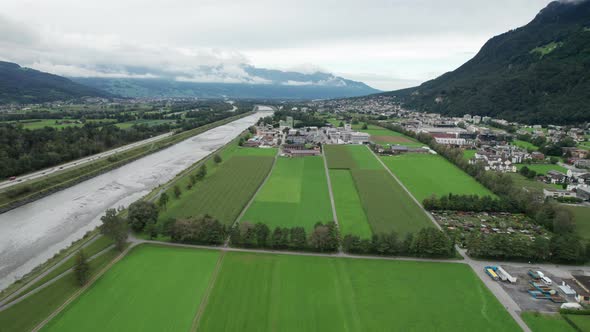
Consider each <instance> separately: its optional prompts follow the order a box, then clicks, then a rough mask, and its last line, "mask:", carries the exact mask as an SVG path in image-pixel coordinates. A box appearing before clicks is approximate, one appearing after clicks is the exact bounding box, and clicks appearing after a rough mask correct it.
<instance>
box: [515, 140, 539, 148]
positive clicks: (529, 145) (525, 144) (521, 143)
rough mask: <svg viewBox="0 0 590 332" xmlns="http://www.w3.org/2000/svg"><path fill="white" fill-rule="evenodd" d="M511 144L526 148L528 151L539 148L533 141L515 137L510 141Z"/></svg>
mask: <svg viewBox="0 0 590 332" xmlns="http://www.w3.org/2000/svg"><path fill="white" fill-rule="evenodd" d="M512 144H514V145H516V146H518V147H521V148H523V149H527V150H528V151H537V150H539V147H538V146H536V145H534V144H533V143H529V142H527V141H521V140H517V139H515V140H514V141H512Z"/></svg>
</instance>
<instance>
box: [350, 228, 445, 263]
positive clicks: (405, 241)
mask: <svg viewBox="0 0 590 332" xmlns="http://www.w3.org/2000/svg"><path fill="white" fill-rule="evenodd" d="M342 249H343V250H344V251H345V252H348V253H351V254H361V255H368V254H371V255H380V256H415V257H430V258H451V257H453V256H454V255H455V243H454V241H453V240H452V239H451V238H449V237H448V236H447V235H446V234H445V233H444V232H442V231H440V230H438V229H436V228H433V227H426V228H423V229H421V230H420V231H418V232H417V233H415V234H413V233H408V234H407V235H406V236H405V237H403V238H402V237H400V236H399V235H398V234H397V233H396V232H391V233H387V234H374V235H373V236H372V237H371V238H370V239H363V238H361V237H359V236H358V235H353V234H347V235H346V236H344V238H343V240H342Z"/></svg>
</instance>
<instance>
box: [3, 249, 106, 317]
mask: <svg viewBox="0 0 590 332" xmlns="http://www.w3.org/2000/svg"><path fill="white" fill-rule="evenodd" d="M114 247H115V245H114V244H112V245H110V246H108V247H106V248H104V249H103V250H101V251H99V252H97V253H96V254H94V255H92V256H91V257H89V258H88V261H89V262H90V261H92V260H94V259H96V258H97V257H98V256H100V255H102V254H104V253H106V252H107V251H109V250H111V249H112V248H114ZM77 252H78V251H76V253H77ZM57 265H60V264H57ZM73 270H74V268H73V267H71V268H69V269H67V270H65V271H63V272H62V273H60V274H58V275H56V276H55V277H53V278H52V279H50V280H48V281H47V282H45V283H44V284H42V285H40V286H39V287H37V288H35V289H33V290H32V291H30V292H28V293H26V294H24V295H23V296H21V297H19V298H17V299H16V300H14V301H6V302H3V303H0V311H4V310H6V309H8V308H10V307H12V306H13V305H15V304H17V303H19V302H21V301H23V300H25V299H26V298H28V297H29V296H33V295H34V294H36V293H38V292H40V291H41V290H42V289H44V288H45V287H48V286H49V285H51V284H53V283H54V282H56V281H58V280H59V279H61V278H62V277H63V276H65V275H66V274H68V273H69V272H71V271H73ZM36 279H37V280H40V279H38V278H36ZM30 284H31V285H33V284H34V283H30ZM27 289H28V287H27ZM25 290H26V289H25ZM21 293H22V292H21Z"/></svg>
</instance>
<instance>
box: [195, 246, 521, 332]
mask: <svg viewBox="0 0 590 332" xmlns="http://www.w3.org/2000/svg"><path fill="white" fill-rule="evenodd" d="M198 330H199V331H392V330H395V331H453V332H454V331H519V330H520V329H519V327H518V325H517V324H516V323H515V321H514V320H513V319H512V318H511V317H510V316H509V315H508V313H507V312H506V311H505V310H504V308H503V307H502V306H501V304H500V303H499V302H498V300H497V299H496V298H495V297H494V296H493V295H492V293H491V292H490V291H489V290H488V289H487V288H486V287H485V286H484V284H483V283H481V281H480V280H479V279H478V278H477V276H476V275H475V274H474V273H473V271H472V270H471V269H470V268H469V266H467V265H464V264H452V263H424V262H404V261H382V260H368V259H347V258H328V257H313V256H294V255H272V254H252V253H237V252H229V253H227V254H226V256H225V257H224V260H223V265H222V267H221V271H220V274H219V276H218V279H217V281H216V283H215V287H214V288H213V291H212V293H211V295H210V297H209V301H208V304H207V307H206V308H205V311H204V313H203V316H202V317H201V320H200V322H199V329H198Z"/></svg>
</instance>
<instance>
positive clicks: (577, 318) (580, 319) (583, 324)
mask: <svg viewBox="0 0 590 332" xmlns="http://www.w3.org/2000/svg"><path fill="white" fill-rule="evenodd" d="M567 318H569V319H570V320H571V321H572V322H573V323H574V324H575V325H576V327H577V328H579V329H580V331H584V332H589V331H590V316H583V315H567Z"/></svg>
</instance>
